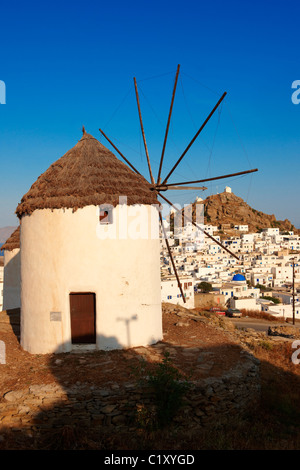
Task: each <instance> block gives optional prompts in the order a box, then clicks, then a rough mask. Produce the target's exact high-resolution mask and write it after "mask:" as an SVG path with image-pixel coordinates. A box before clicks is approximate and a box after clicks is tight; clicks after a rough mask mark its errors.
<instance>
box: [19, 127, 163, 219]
mask: <svg viewBox="0 0 300 470" xmlns="http://www.w3.org/2000/svg"><path fill="white" fill-rule="evenodd" d="M119 196H127V204H128V205H134V204H147V205H151V204H158V201H157V197H156V193H155V192H154V191H151V189H150V184H149V183H148V182H147V181H146V179H145V178H144V177H143V176H141V175H139V174H137V173H135V172H134V171H132V170H131V168H129V167H128V166H127V165H126V164H125V163H123V162H122V161H120V160H118V158H117V157H116V156H115V155H114V154H113V153H112V152H110V151H109V150H108V149H107V148H106V147H104V145H102V144H101V143H100V142H99V141H98V140H97V139H95V138H94V137H93V136H92V135H90V134H87V133H86V132H85V130H84V128H83V136H82V138H81V139H80V140H79V142H78V143H77V144H76V145H75V146H74V147H73V148H72V149H71V150H69V151H68V152H67V153H66V154H65V155H64V156H63V157H61V158H60V159H59V160H57V161H56V162H55V163H53V164H52V165H51V166H50V167H49V168H48V170H46V171H45V172H44V173H43V174H42V175H41V176H39V178H38V179H37V181H36V182H35V183H34V184H33V185H32V186H31V188H30V190H29V191H28V192H27V193H26V194H25V195H24V196H23V198H22V200H21V202H20V204H19V205H18V207H17V209H16V214H17V215H18V217H19V218H21V217H22V216H23V215H24V214H31V213H32V212H33V211H34V210H36V209H60V208H72V209H73V210H77V209H79V208H82V207H85V206H89V205H100V204H111V205H113V206H116V205H118V204H119Z"/></svg>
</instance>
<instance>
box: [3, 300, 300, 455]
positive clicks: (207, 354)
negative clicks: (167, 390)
mask: <svg viewBox="0 0 300 470" xmlns="http://www.w3.org/2000/svg"><path fill="white" fill-rule="evenodd" d="M163 330H164V338H163V341H161V342H159V343H157V344H155V345H153V346H149V347H139V348H131V349H127V350H122V351H110V352H103V351H96V352H92V353H82V352H77V353H68V354H47V355H31V354H29V353H27V352H25V351H23V350H22V348H21V346H20V344H19V333H20V331H19V315H18V312H14V313H12V314H11V315H7V314H6V312H2V313H0V341H3V342H4V343H5V345H6V363H5V364H0V370H1V378H0V408H1V414H0V449H1V448H15V447H14V446H16V445H17V444H16V439H15V438H14V437H13V436H15V435H16V434H10V440H6V438H5V439H4V437H3V436H4V434H2V437H1V432H2V431H1V428H2V430H3V429H5V430H7V429H8V428H9V429H11V430H12V432H13V431H14V429H15V430H19V429H20V426H21V427H22V426H23V425H27V424H30V423H28V422H27V421H30V420H31V419H32V413H33V412H44V411H45V410H47V407H49V406H52V404H53V402H55V400H57V398H58V396H59V397H60V398H61V397H62V396H63V395H65V398H64V399H66V400H68V401H70V394H69V393H68V391H69V390H72V393H73V392H74V389H75V390H76V389H78V390H79V391H80V389H81V387H84V389H85V390H86V387H88V388H89V390H90V392H91V395H92V397H91V398H90V399H89V401H88V402H87V406H89V407H91V406H93V401H92V400H93V395H95V394H96V395H97V390H100V389H101V390H103V389H105V390H106V391H107V393H108V394H109V393H115V392H117V391H118V388H119V387H120V386H121V385H122V386H126V387H129V388H130V387H133V385H134V383H136V376H135V375H134V373H133V371H134V370H135V369H136V368H137V367H139V366H140V364H141V359H146V361H147V362H148V363H150V364H156V363H158V362H161V361H162V360H163V357H164V355H165V353H166V352H168V353H169V355H170V357H171V360H172V363H173V364H174V366H176V367H177V368H178V370H179V371H180V372H181V373H182V374H188V375H189V377H191V379H192V380H194V381H197V380H198V381H199V380H200V381H201V379H203V380H205V379H207V378H209V377H218V375H220V376H221V375H222V374H224V373H226V371H230V370H232V368H233V367H234V366H235V365H236V364H237V363H239V361H241V358H242V357H243V355H244V354H245V352H249V353H250V354H251V355H252V354H256V353H257V352H258V356H259V360H261V361H262V370H263V372H264V376H263V380H266V383H269V382H272V381H273V380H274V376H275V377H276V378H279V379H280V377H281V379H280V383H282V382H284V380H286V379H284V378H283V377H285V376H284V375H282V374H284V373H285V372H287V373H288V374H289V375H288V377H289V379H290V378H291V377H292V379H293V380H296V379H298V378H299V370H298V366H297V365H291V360H290V354H291V352H292V350H291V342H292V341H293V340H294V339H295V338H296V337H298V336H297V335H298V334H299V329H298V328H293V327H292V330H291V331H289V330H287V329H285V330H282V327H280V328H279V329H278V327H276V325H273V329H272V331H270V333H272V335H266V333H262V332H261V333H260V332H256V331H254V330H249V329H248V330H241V329H237V328H236V327H235V326H234V324H233V322H232V321H231V320H230V319H229V318H227V317H223V316H218V315H215V314H212V313H209V312H199V311H196V310H194V311H191V310H187V309H185V308H183V307H179V306H175V305H172V304H164V305H163ZM295 332H296V336H295ZM291 333H293V335H292V337H291ZM282 345H283V347H284V348H285V349H281V350H280V354H278V353H277V354H275V349H273V348H277V347H278V346H279V347H280V348H281V347H282ZM270 352H272V356H271V355H270ZM286 353H287V354H286ZM282 354H286V355H285V357H284V358H283V356H282ZM270 361H273V364H272V366H271V364H270ZM291 368H293V370H291ZM291 373H292V375H290V374H291ZM272 383H273V382H272ZM297 385H298V382H297V381H296V382H295V386H296V387H297ZM268 386H269V385H267V387H268ZM110 391H111V392H110ZM101 393H103V392H101ZM94 398H95V397H94ZM107 406H110V405H107ZM105 411H107V412H108V413H109V414H110V415H111V416H112V419H119V418H118V417H117V416H116V417H115V418H114V417H113V412H112V413H111V411H113V410H111V409H109V410H101V413H102V414H103V413H105ZM26 415H27V418H26ZM20 416H22V420H23V421H22V420H21V419H20ZM69 418H70V417H69ZM26 419H27V421H26ZM67 419H68V417H67ZM66 423H67V421H66V422H65V424H66ZM62 424H63V423H62ZM131 438H132V436H130V439H131ZM148 438H149V436H148V437H147V439H148ZM114 439H116V436H115V437H114ZM114 442H115V441H114ZM20 445H21V444H20ZM105 445H108V444H107V443H106V444H105ZM112 445H113V444H112ZM115 445H117V446H120V447H119V448H127V449H128V448H130V447H126V446H125V447H122V446H124V443H122V444H120V443H115ZM127 445H128V444H127ZM132 445H133V444H132ZM153 445H154V444H153ZM165 445H171V446H172V445H175V444H170V442H169V441H168V442H167V443H166V444H165ZM176 445H178V444H176ZM10 446H11V447H10ZM132 448H133V447H132ZM169 448H170V447H169Z"/></svg>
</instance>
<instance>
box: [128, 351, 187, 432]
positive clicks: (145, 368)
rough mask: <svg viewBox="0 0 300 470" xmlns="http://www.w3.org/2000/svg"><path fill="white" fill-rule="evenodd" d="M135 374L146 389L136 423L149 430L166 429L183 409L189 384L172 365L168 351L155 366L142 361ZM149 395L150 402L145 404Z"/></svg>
mask: <svg viewBox="0 0 300 470" xmlns="http://www.w3.org/2000/svg"><path fill="white" fill-rule="evenodd" d="M137 372H138V375H139V377H140V379H139V382H140V384H141V385H142V386H143V388H144V389H145V400H144V403H143V405H140V406H139V410H138V422H139V424H140V425H141V426H142V427H147V428H151V429H155V428H164V427H166V426H167V425H168V424H170V423H171V421H172V420H173V418H174V417H175V415H176V413H177V412H178V410H179V409H180V408H181V407H182V406H183V404H184V396H185V394H186V393H187V391H188V390H189V388H190V386H191V383H190V382H189V380H188V379H187V377H186V376H184V375H182V374H181V373H180V372H179V370H178V369H177V368H176V367H174V366H173V365H172V363H171V359H170V355H169V353H168V352H165V354H164V359H163V361H162V362H161V363H158V364H155V366H153V365H150V364H148V363H146V361H144V360H143V363H142V365H141V366H140V368H139V370H138V371H137ZM149 392H150V393H149ZM149 396H150V397H151V403H149V402H148V399H149Z"/></svg>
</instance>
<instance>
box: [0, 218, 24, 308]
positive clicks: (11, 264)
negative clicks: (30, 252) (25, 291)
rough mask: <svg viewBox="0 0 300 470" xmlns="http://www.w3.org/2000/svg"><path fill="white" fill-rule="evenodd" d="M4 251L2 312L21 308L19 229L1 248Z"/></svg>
mask: <svg viewBox="0 0 300 470" xmlns="http://www.w3.org/2000/svg"><path fill="white" fill-rule="evenodd" d="M2 250H3V251H4V275H3V310H11V309H16V308H20V307H21V256H20V227H18V228H17V229H16V230H15V231H14V232H13V233H12V234H11V236H10V237H9V238H8V239H7V240H6V242H5V243H4V245H3V246H2Z"/></svg>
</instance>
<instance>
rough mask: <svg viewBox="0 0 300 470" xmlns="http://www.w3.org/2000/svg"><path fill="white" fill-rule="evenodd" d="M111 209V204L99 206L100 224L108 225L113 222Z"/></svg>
mask: <svg viewBox="0 0 300 470" xmlns="http://www.w3.org/2000/svg"><path fill="white" fill-rule="evenodd" d="M112 210H113V208H112V206H104V205H101V206H99V222H100V224H101V225H108V224H112V223H113V212H112Z"/></svg>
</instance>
